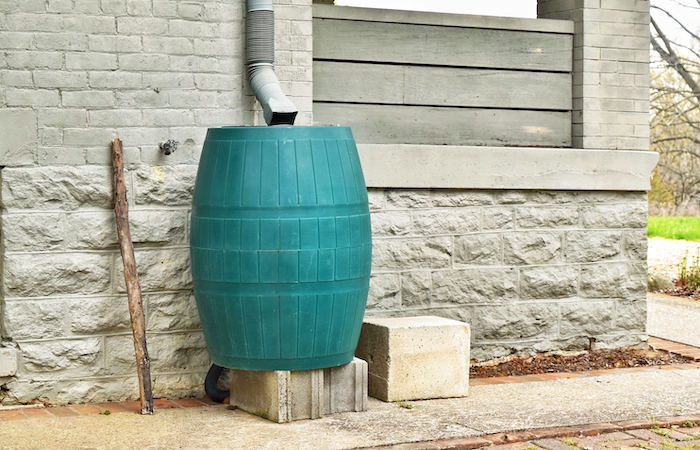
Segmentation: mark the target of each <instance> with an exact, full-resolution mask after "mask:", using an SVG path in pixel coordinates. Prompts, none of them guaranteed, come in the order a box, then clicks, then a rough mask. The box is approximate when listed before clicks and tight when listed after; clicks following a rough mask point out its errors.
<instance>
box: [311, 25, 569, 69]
mask: <svg viewBox="0 0 700 450" xmlns="http://www.w3.org/2000/svg"><path fill="white" fill-rule="evenodd" d="M313 27H314V40H313V46H314V59H330V60H340V61H372V62H389V63H404V64H419V65H438V66H452V67H476V68H501V69H518V70H544V71H553V72H570V71H571V65H572V58H573V53H572V45H573V36H572V35H568V34H556V33H533V32H524V31H513V30H493V29H486V28H460V27H446V26H432V25H414V24H405V23H383V22H362V21H352V20H335V19H321V18H315V19H314V21H313Z"/></svg>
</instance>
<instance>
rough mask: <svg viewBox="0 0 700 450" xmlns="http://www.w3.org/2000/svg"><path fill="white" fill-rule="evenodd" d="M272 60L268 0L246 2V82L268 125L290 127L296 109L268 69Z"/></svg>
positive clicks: (272, 29)
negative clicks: (248, 83) (248, 82)
mask: <svg viewBox="0 0 700 450" xmlns="http://www.w3.org/2000/svg"><path fill="white" fill-rule="evenodd" d="M274 60H275V15H274V11H273V9H272V0H248V12H247V18H246V63H247V65H248V80H249V81H250V86H251V87H252V88H253V92H254V93H255V97H256V98H257V99H258V101H259V102H260V105H261V106H262V108H263V116H264V117H265V122H266V123H267V124H268V125H294V119H295V118H296V115H297V108H296V107H295V106H294V104H293V103H292V102H291V100H289V99H288V98H287V96H286V95H284V92H283V91H282V87H281V86H280V82H279V80H278V79H277V75H276V74H275V71H274V69H273V67H272V64H273V62H274Z"/></svg>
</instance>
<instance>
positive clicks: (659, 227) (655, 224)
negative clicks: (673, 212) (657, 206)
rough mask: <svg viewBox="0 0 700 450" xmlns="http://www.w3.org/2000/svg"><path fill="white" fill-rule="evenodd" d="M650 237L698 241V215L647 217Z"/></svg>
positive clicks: (699, 237) (699, 221)
mask: <svg viewBox="0 0 700 450" xmlns="http://www.w3.org/2000/svg"><path fill="white" fill-rule="evenodd" d="M647 234H648V235H649V236H650V237H662V238H666V239H682V240H684V241H700V217H654V216H652V217H649V225H648V228H647Z"/></svg>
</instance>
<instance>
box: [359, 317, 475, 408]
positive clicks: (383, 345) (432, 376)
mask: <svg viewBox="0 0 700 450" xmlns="http://www.w3.org/2000/svg"><path fill="white" fill-rule="evenodd" d="M469 345H470V327H469V325H468V324H466V323H464V322H458V321H456V320H450V319H444V318H442V317H433V316H422V317H406V318H389V319H384V318H368V319H365V322H364V324H363V326H362V334H361V335H360V342H359V345H358V346H357V351H356V353H355V354H356V355H357V356H358V357H359V358H362V359H364V360H366V361H367V364H368V371H369V395H370V396H372V397H375V398H378V399H380V400H383V401H390V402H393V401H401V400H419V399H429V398H451V397H465V396H466V395H467V394H468V391H469Z"/></svg>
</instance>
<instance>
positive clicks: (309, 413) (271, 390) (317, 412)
mask: <svg viewBox="0 0 700 450" xmlns="http://www.w3.org/2000/svg"><path fill="white" fill-rule="evenodd" d="M230 403H231V404H232V405H235V406H237V407H239V408H240V409H242V410H244V411H247V412H249V413H251V414H255V415H256V416H260V417H264V418H265V419H268V420H271V421H273V422H277V423H285V422H291V421H293V420H303V419H318V418H321V417H323V416H326V415H330V414H335V413H339V412H348V411H358V412H359V411H365V410H367V363H366V362H365V361H362V360H361V359H358V358H354V359H353V361H352V362H350V363H349V364H345V365H342V366H338V367H331V368H328V369H316V370H295V371H288V370H276V371H250V370H237V369H231V396H230Z"/></svg>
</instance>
